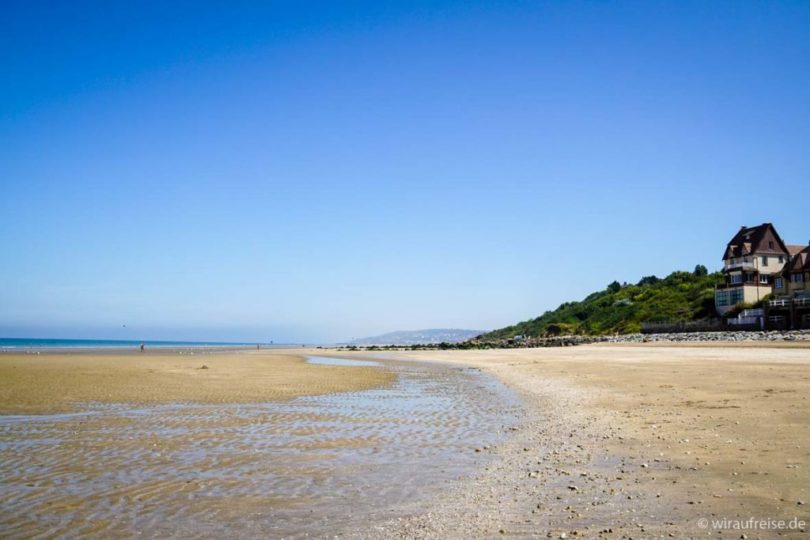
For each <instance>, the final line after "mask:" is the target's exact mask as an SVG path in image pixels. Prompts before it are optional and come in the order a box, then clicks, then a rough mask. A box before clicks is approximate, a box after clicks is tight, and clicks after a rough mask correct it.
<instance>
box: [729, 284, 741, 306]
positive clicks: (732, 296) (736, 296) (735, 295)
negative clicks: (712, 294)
mask: <svg viewBox="0 0 810 540" xmlns="http://www.w3.org/2000/svg"><path fill="white" fill-rule="evenodd" d="M743 301H744V297H743V289H742V287H740V288H739V289H730V290H729V294H728V303H729V304H731V305H732V306H736V305H737V304H742V303H743Z"/></svg>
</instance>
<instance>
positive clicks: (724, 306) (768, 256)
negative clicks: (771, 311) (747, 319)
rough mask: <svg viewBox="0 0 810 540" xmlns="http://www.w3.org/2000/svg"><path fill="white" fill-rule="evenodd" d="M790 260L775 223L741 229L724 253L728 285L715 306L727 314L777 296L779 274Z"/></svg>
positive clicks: (717, 294) (718, 294) (718, 291)
mask: <svg viewBox="0 0 810 540" xmlns="http://www.w3.org/2000/svg"><path fill="white" fill-rule="evenodd" d="M789 257H790V252H789V251H788V247H787V245H785V242H784V241H783V240H782V237H780V236H779V233H778V232H776V228H775V227H774V226H773V224H772V223H763V224H762V225H757V226H756V227H745V226H743V227H740V230H739V231H737V234H735V235H734V237H733V238H732V239H731V240H730V241H729V242H728V244H727V245H726V249H725V251H724V252H723V274H724V275H725V283H723V284H722V285H718V287H717V289H716V290H715V296H714V305H715V308H716V309H717V312H718V313H719V314H720V315H723V314H724V313H726V312H727V311H728V310H730V309H732V308H733V307H734V306H737V305H739V304H753V303H756V302H759V301H760V300H762V299H764V298H765V297H766V296H768V295H769V294H772V293H773V285H774V280H775V277H776V274H778V273H779V272H781V271H782V269H783V267H784V266H785V263H786V262H787V261H788V259H789Z"/></svg>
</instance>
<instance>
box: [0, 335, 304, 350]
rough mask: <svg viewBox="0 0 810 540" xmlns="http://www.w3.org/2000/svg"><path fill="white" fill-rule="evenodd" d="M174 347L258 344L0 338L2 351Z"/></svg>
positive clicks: (251, 344)
mask: <svg viewBox="0 0 810 540" xmlns="http://www.w3.org/2000/svg"><path fill="white" fill-rule="evenodd" d="M141 344H143V345H144V346H145V347H148V348H167V349H170V348H174V347H255V346H256V345H257V342H241V341H168V340H151V339H145V340H137V339H61V338H0V350H10V349H127V348H136V347H140V345H141ZM258 345H261V346H262V347H284V346H290V345H296V344H291V343H277V344H274V343H261V342H259V343H258Z"/></svg>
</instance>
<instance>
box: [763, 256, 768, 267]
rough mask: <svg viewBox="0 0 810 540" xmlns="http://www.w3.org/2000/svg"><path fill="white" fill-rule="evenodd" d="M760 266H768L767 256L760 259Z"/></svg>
mask: <svg viewBox="0 0 810 540" xmlns="http://www.w3.org/2000/svg"><path fill="white" fill-rule="evenodd" d="M762 266H768V256H767V255H765V256H763V257H762Z"/></svg>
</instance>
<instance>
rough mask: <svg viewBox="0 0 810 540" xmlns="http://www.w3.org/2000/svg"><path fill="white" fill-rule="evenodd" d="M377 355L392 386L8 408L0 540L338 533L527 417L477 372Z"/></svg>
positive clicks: (463, 465)
mask: <svg viewBox="0 0 810 540" xmlns="http://www.w3.org/2000/svg"><path fill="white" fill-rule="evenodd" d="M310 361H314V362H324V361H328V362H334V363H336V364H339V365H347V364H346V363H345V362H346V360H345V359H336V358H332V359H330V358H324V357H316V358H312V359H310ZM351 362H361V364H352V365H367V362H366V361H351ZM374 363H378V364H379V365H380V367H381V369H390V370H393V371H394V372H395V373H396V374H397V380H396V382H395V383H393V384H392V385H390V386H389V387H386V388H381V389H376V390H368V391H361V392H349V393H341V394H333V395H327V396H317V397H301V398H296V399H292V400H289V401H283V402H272V403H257V404H242V405H232V404H227V405H210V404H206V405H196V404H172V405H160V406H152V407H138V408H134V407H127V406H124V405H113V406H110V405H94V404H88V405H87V406H86V407H85V409H86V413H85V414H69V415H51V416H30V417H20V416H14V417H3V416H0V536H2V537H3V538H30V537H32V536H42V537H55V536H59V537H96V538H109V537H132V536H136V535H137V536H140V537H147V538H150V537H155V538H157V537H161V538H163V537H167V536H173V537H191V536H226V535H227V536H234V535H243V536H249V537H258V536H266V537H282V536H283V537H303V536H314V537H326V536H333V535H337V534H344V533H347V532H351V531H353V530H356V529H357V528H360V527H363V528H364V527H368V526H369V524H373V523H374V522H375V521H381V520H384V519H387V518H390V517H392V516H397V515H400V513H401V512H402V511H403V509H404V508H408V510H409V511H413V510H414V509H418V508H419V507H420V504H422V503H424V502H427V501H429V500H430V498H431V497H432V496H434V495H436V494H437V493H438V492H439V491H440V490H441V489H442V487H443V486H447V485H448V482H452V481H454V480H456V479H458V478H459V477H463V476H465V475H468V474H470V473H472V472H473V471H474V470H475V467H476V466H480V465H481V464H482V463H483V462H484V461H485V459H486V458H485V457H484V454H483V453H481V454H479V453H475V452H474V448H475V447H477V446H482V445H487V444H494V443H497V442H498V441H499V440H501V438H502V437H504V428H505V427H508V426H512V425H515V423H517V421H518V420H517V419H518V417H519V411H520V404H519V402H518V400H517V398H516V396H515V395H514V394H512V393H511V392H510V391H509V390H508V389H506V388H505V387H504V386H502V385H501V384H500V383H498V382H497V381H495V380H494V379H493V378H491V377H489V376H486V375H484V374H482V373H480V372H478V371H477V370H472V369H463V368H454V367H447V366H442V365H437V364H429V363H416V362H396V361H390V360H380V361H379V362H374ZM87 413H91V414H87Z"/></svg>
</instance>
